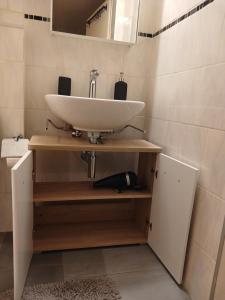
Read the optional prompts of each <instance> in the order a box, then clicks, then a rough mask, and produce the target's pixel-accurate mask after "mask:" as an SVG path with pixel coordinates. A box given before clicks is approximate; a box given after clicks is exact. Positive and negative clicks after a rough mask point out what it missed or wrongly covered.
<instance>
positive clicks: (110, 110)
mask: <svg viewBox="0 0 225 300" xmlns="http://www.w3.org/2000/svg"><path fill="white" fill-rule="evenodd" d="M45 99H46V102H47V104H48V106H49V109H50V110H51V112H52V113H53V114H54V115H55V116H57V117H58V118H60V119H61V120H63V121H65V122H66V123H68V124H70V125H72V126H73V128H74V129H77V130H81V131H87V132H89V133H90V132H96V133H97V132H99V133H100V132H111V131H113V130H115V129H118V128H121V127H122V126H124V125H126V124H128V122H129V121H130V120H131V119H132V118H133V117H134V116H136V115H137V114H138V113H139V112H141V110H142V109H143V108H144V107H145V103H144V102H140V101H128V100H126V101H121V100H109V99H98V98H85V97H75V96H61V95H46V96H45Z"/></svg>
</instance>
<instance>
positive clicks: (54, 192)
mask: <svg viewBox="0 0 225 300" xmlns="http://www.w3.org/2000/svg"><path fill="white" fill-rule="evenodd" d="M92 185H93V184H92V183H91V182H43V183H35V185H34V202H36V203H40V202H57V201H80V200H107V199H109V200H110V199H114V200H116V199H117V200H120V199H149V198H151V193H150V192H149V191H148V190H141V191H132V190H127V191H124V192H122V193H118V191H117V190H114V189H103V188H96V189H94V188H93V186H92Z"/></svg>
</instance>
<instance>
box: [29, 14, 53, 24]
mask: <svg viewBox="0 0 225 300" xmlns="http://www.w3.org/2000/svg"><path fill="white" fill-rule="evenodd" d="M24 18H25V19H29V20H35V21H41V22H50V21H51V19H50V18H47V17H42V16H37V15H29V14H24Z"/></svg>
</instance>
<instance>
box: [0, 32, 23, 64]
mask: <svg viewBox="0 0 225 300" xmlns="http://www.w3.org/2000/svg"><path fill="white" fill-rule="evenodd" d="M23 38H24V31H23V29H19V28H10V27H4V26H0V40H1V43H0V60H13V61H23Z"/></svg>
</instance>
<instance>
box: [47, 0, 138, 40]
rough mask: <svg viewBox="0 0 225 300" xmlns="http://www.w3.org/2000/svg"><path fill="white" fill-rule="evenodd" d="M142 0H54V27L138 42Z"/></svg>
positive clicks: (71, 31) (73, 32)
mask: <svg viewBox="0 0 225 300" xmlns="http://www.w3.org/2000/svg"><path fill="white" fill-rule="evenodd" d="M139 2H140V0H63V1H62V0H52V18H51V20H52V25H51V26H52V31H54V32H61V33H69V34H73V35H76V36H80V37H81V36H82V37H90V38H95V39H96V38H97V39H104V40H109V41H110V40H111V41H117V42H125V43H130V44H132V43H135V42H136V39H137V28H138V15H139V4H140V3H139Z"/></svg>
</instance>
